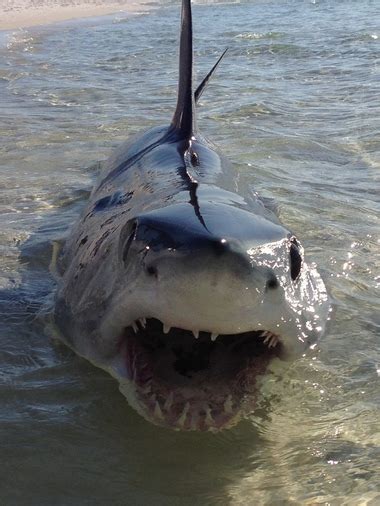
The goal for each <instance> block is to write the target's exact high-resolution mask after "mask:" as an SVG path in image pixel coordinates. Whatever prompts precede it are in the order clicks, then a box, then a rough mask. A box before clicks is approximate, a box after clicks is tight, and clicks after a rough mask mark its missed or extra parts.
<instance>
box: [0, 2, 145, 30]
mask: <svg viewBox="0 0 380 506" xmlns="http://www.w3.org/2000/svg"><path fill="white" fill-rule="evenodd" d="M144 4H145V5H144ZM144 9H145V10H147V9H148V7H147V4H146V0H3V1H2V2H1V4H0V30H12V29H17V28H25V27H29V26H38V25H44V24H50V23H56V22H59V21H66V20H70V19H76V18H87V17H94V16H104V15H106V14H113V13H117V12H124V13H134V12H141V11H143V10H144Z"/></svg>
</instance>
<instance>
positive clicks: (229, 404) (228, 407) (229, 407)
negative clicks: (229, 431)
mask: <svg viewBox="0 0 380 506" xmlns="http://www.w3.org/2000/svg"><path fill="white" fill-rule="evenodd" d="M223 406H224V411H225V412H226V413H228V414H231V413H233V410H232V395H231V394H230V395H228V396H227V399H226V400H225V402H224V404H223Z"/></svg>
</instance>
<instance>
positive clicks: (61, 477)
mask: <svg viewBox="0 0 380 506" xmlns="http://www.w3.org/2000/svg"><path fill="white" fill-rule="evenodd" d="M87 195H88V192H87V191H79V190H77V191H76V192H74V193H73V195H72V198H71V200H70V201H69V202H65V203H64V204H63V205H61V206H60V207H58V208H55V209H54V211H51V212H49V213H47V214H46V215H45V217H44V218H43V219H42V220H40V226H39V228H38V229H37V230H36V231H35V232H33V233H32V234H31V235H30V237H29V238H28V239H27V240H26V241H25V242H23V243H22V244H20V246H19V258H18V264H19V266H18V270H19V274H20V277H19V278H18V279H17V280H16V279H14V280H12V279H10V280H9V283H8V286H6V287H5V288H4V289H3V290H2V291H1V292H0V311H1V313H2V319H1V324H0V325H1V336H2V347H1V352H0V355H1V362H2V370H1V373H0V378H1V381H0V392H1V405H2V408H1V410H0V416H1V425H0V441H1V443H0V444H1V461H2V480H1V481H2V486H1V488H0V498H1V503H2V504H7V505H11V504H17V505H23V504H28V505H31V504H39V505H41V504H52V503H53V502H54V503H55V504H68V503H70V504H81V505H83V504H91V505H93V504H110V503H112V504H114V505H118V504H120V505H121V504H123V505H124V504H134V505H138V504H141V505H142V504H155V505H159V504H163V505H164V504H165V505H166V504H178V505H186V504H189V505H190V504H191V505H194V504H226V503H228V502H229V500H228V499H227V497H226V494H228V492H227V490H228V489H229V488H230V487H233V484H234V481H235V480H237V479H239V478H241V477H242V476H243V475H244V474H245V469H249V470H250V472H252V471H253V470H254V469H255V468H256V467H257V466H259V465H260V462H261V461H262V460H263V458H264V455H265V439H264V437H263V436H262V435H261V434H260V429H259V428H258V427H255V426H254V425H253V424H252V423H251V422H248V421H244V422H241V423H240V424H239V425H238V426H237V427H235V428H234V429H232V430H230V431H225V432H223V433H221V434H211V433H207V434H206V433H180V432H174V431H170V430H166V429H162V428H158V427H155V426H153V425H151V424H149V423H148V422H146V421H145V420H143V419H142V418H141V417H140V416H139V415H138V414H136V413H135V412H134V411H133V410H132V409H131V408H130V407H129V406H128V404H127V402H126V400H125V399H124V397H123V396H122V395H121V394H120V392H119V391H118V385H117V383H116V381H115V380H113V379H112V378H111V377H110V376H108V375H107V374H106V373H104V372H103V371H101V370H99V369H97V368H95V367H94V366H92V365H91V364H90V363H88V362H87V361H85V360H83V359H81V358H80V357H78V356H77V355H75V354H74V353H73V352H72V351H71V350H69V349H68V348H66V347H65V346H64V345H62V344H60V343H59V341H56V340H54V339H52V338H51V336H49V335H46V329H45V318H46V316H45V312H46V308H45V307H46V301H51V300H52V293H53V291H54V280H53V277H52V276H51V275H50V273H49V264H50V259H51V254H52V240H56V239H58V238H60V237H62V236H63V235H64V233H65V229H66V228H67V224H68V223H70V222H71V221H73V218H74V216H75V215H77V214H78V213H79V212H80V209H81V208H82V207H83V204H84V202H85V200H86V197H87ZM252 455H254V456H255V457H254V459H253V460H252V457H251V456H252ZM265 458H267V457H265ZM26 491H27V493H26Z"/></svg>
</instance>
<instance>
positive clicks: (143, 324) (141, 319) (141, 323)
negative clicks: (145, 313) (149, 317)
mask: <svg viewBox="0 0 380 506" xmlns="http://www.w3.org/2000/svg"><path fill="white" fill-rule="evenodd" d="M139 322H140V325H141V326H142V328H143V329H145V327H146V318H140V319H139Z"/></svg>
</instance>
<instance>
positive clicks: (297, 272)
mask: <svg viewBox="0 0 380 506" xmlns="http://www.w3.org/2000/svg"><path fill="white" fill-rule="evenodd" d="M201 216H202V220H200V219H199V216H197V215H196V213H195V212H194V208H193V206H192V205H191V204H190V203H178V204H174V205H169V206H167V207H164V208H162V209H158V210H154V211H150V212H147V213H142V214H140V215H137V216H135V217H134V218H133V219H131V220H129V221H128V222H127V223H126V224H125V226H124V227H123V228H122V230H121V232H120V235H119V239H118V247H117V248H116V249H115V256H116V257H117V259H115V261H114V262H113V265H114V271H115V269H117V270H118V273H117V275H116V276H114V277H113V279H114V280H115V279H116V280H117V282H116V283H115V282H113V285H112V287H110V289H109V293H111V294H112V296H111V297H110V299H109V300H108V305H107V308H106V310H105V311H104V313H103V314H102V318H101V321H99V322H98V328H99V329H100V333H101V340H102V341H103V342H110V341H112V342H117V343H118V346H117V353H116V354H115V356H114V357H113V358H112V360H111V362H110V363H111V366H110V367H109V369H110V372H111V373H112V374H113V375H114V376H116V377H117V378H118V379H119V381H120V385H121V390H122V392H123V393H124V394H125V395H126V397H127V398H128V400H129V402H130V404H132V405H133V406H134V407H135V408H136V409H137V410H138V411H139V412H140V413H141V414H142V415H143V416H144V417H145V418H146V419H148V420H150V421H152V422H154V423H156V424H160V425H165V426H169V427H171V428H179V429H189V430H191V429H193V430H194V429H198V430H209V429H211V430H219V429H221V428H224V427H226V426H230V425H232V424H234V423H235V422H236V421H237V420H238V419H239V418H240V417H241V416H242V414H243V412H244V409H246V408H247V407H248V409H250V410H251V409H253V407H254V404H255V402H254V401H255V397H256V393H257V382H258V379H259V378H260V376H262V375H263V374H265V372H266V370H267V368H268V366H269V364H270V363H271V361H272V360H273V359H274V358H281V359H285V360H286V359H288V358H291V357H294V356H298V355H300V354H301V353H302V352H303V351H304V350H305V349H306V348H307V347H309V346H310V345H311V344H313V343H314V342H315V341H316V340H317V339H318V337H319V335H320V334H321V333H322V332H323V330H324V322H325V320H326V315H327V312H328V298H327V295H326V291H325V287H324V284H323V282H322V281H321V279H320V277H319V274H318V273H317V271H316V270H315V269H314V268H311V267H309V266H308V265H307V264H306V262H305V260H304V255H303V249H302V246H301V245H300V243H299V242H298V240H297V239H296V238H295V237H294V236H292V235H291V234H290V233H289V232H288V231H287V230H286V229H285V228H284V227H283V226H281V225H280V224H277V223H273V222H272V221H269V220H268V219H266V218H265V217H263V216H258V215H255V214H252V213H249V212H247V211H245V210H243V209H239V208H236V207H232V206H229V205H226V204H224V203H223V204H221V203H205V204H204V205H202V215H201ZM99 275H102V274H101V273H99ZM106 283H107V281H106V279H104V276H103V279H102V283H101V285H103V286H105V285H106ZM95 285H97V286H99V285H100V283H95Z"/></svg>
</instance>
